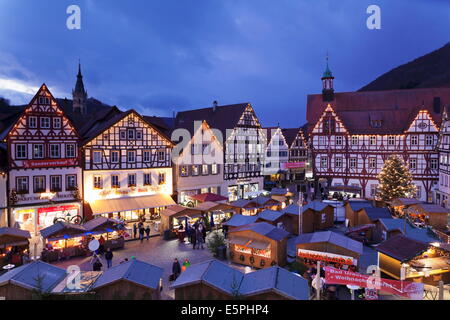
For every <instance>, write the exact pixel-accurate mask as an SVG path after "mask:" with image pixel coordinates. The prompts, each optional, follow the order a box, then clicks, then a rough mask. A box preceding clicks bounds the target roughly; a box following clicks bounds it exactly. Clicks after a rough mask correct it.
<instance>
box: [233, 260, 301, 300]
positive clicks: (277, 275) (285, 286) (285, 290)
mask: <svg viewBox="0 0 450 320" xmlns="http://www.w3.org/2000/svg"><path fill="white" fill-rule="evenodd" d="M270 290H274V291H275V292H277V293H278V294H280V295H282V296H285V297H287V298H290V299H295V300H308V299H309V286H308V281H307V280H306V279H304V278H302V277H301V276H300V275H298V274H295V273H292V272H289V271H287V270H286V269H283V268H280V267H278V266H274V267H270V268H265V269H261V270H258V271H254V272H250V273H247V274H245V275H244V279H243V281H242V284H241V286H240V288H239V293H240V294H241V295H243V296H252V295H256V294H261V293H263V292H267V291H270Z"/></svg>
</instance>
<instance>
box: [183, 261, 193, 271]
mask: <svg viewBox="0 0 450 320" xmlns="http://www.w3.org/2000/svg"><path fill="white" fill-rule="evenodd" d="M190 265H191V262H190V261H189V260H188V258H185V259H184V262H183V266H182V267H181V271H186V269H187V268H189V267H190Z"/></svg>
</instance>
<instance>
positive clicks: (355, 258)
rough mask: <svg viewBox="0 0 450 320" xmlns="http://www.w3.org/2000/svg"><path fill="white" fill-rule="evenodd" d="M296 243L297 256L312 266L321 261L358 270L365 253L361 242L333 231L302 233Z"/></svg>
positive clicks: (350, 269)
mask: <svg viewBox="0 0 450 320" xmlns="http://www.w3.org/2000/svg"><path fill="white" fill-rule="evenodd" d="M294 243H295V246H296V256H297V257H298V258H300V259H303V260H304V262H305V264H306V265H308V266H311V267H314V266H315V265H316V264H317V261H321V262H322V263H323V264H324V265H329V266H333V267H336V268H342V269H344V270H349V271H356V270H357V269H358V263H359V259H360V256H361V255H362V253H363V245H362V243H361V242H359V241H356V240H353V239H350V238H349V237H346V236H344V235H341V234H338V233H336V232H332V231H322V232H314V233H305V234H301V235H299V236H298V237H297V238H295V240H294Z"/></svg>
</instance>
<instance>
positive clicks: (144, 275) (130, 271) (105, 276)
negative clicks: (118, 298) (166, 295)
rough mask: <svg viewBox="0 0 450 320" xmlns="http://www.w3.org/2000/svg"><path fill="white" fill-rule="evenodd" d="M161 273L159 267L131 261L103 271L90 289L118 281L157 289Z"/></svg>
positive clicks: (161, 270)
mask: <svg viewBox="0 0 450 320" xmlns="http://www.w3.org/2000/svg"><path fill="white" fill-rule="evenodd" d="M163 272H164V270H163V269H162V268H160V267H157V266H154V265H152V264H149V263H146V262H143V261H139V260H134V259H133V260H130V261H128V262H124V263H121V264H118V265H117V266H114V267H112V268H109V269H107V270H106V271H104V272H103V273H102V274H101V275H100V277H98V279H97V280H96V281H95V283H94V284H93V286H92V288H93V290H95V289H98V288H101V287H104V286H106V285H109V284H111V283H113V282H116V281H119V280H126V281H130V282H133V283H135V284H138V285H141V286H143V287H147V288H151V289H157V288H158V286H159V281H160V279H161V278H162V275H163Z"/></svg>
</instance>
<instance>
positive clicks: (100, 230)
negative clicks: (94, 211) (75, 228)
mask: <svg viewBox="0 0 450 320" xmlns="http://www.w3.org/2000/svg"><path fill="white" fill-rule="evenodd" d="M83 227H84V228H85V229H86V231H87V233H86V234H87V235H89V236H91V239H92V238H95V239H97V240H100V238H101V237H102V238H103V239H104V241H105V242H104V244H103V246H104V250H107V249H111V250H114V249H122V248H124V246H125V233H126V231H125V226H124V223H123V221H119V220H115V219H110V218H105V217H97V218H95V219H93V220H90V221H88V222H86V223H85V224H83Z"/></svg>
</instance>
